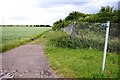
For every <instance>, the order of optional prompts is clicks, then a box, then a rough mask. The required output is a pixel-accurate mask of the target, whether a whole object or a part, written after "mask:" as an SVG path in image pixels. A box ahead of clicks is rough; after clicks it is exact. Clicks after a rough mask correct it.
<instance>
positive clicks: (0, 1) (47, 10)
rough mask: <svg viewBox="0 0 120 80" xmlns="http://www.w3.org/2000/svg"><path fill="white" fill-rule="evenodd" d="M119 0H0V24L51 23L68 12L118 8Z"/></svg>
mask: <svg viewBox="0 0 120 80" xmlns="http://www.w3.org/2000/svg"><path fill="white" fill-rule="evenodd" d="M119 1H120V0H0V25H41V24H44V25H53V23H54V22H55V21H57V20H59V19H64V18H65V17H66V16H67V15H69V13H70V12H73V11H79V12H82V13H87V14H90V13H97V12H98V11H99V10H100V9H101V6H107V5H109V6H111V7H114V9H117V8H118V2H119Z"/></svg>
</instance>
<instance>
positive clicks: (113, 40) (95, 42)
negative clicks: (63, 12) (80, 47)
mask: <svg viewBox="0 0 120 80" xmlns="http://www.w3.org/2000/svg"><path fill="white" fill-rule="evenodd" d="M104 24H105V23H88V22H71V23H70V24H69V25H68V26H67V27H65V28H63V29H62V30H63V31H64V32H66V34H67V35H69V36H70V37H71V40H72V42H73V43H74V42H75V41H76V38H77V41H78V40H79V42H80V41H82V42H83V43H85V44H86V45H88V46H89V47H94V48H99V49H102V50H103V49H104V40H105V34H106V27H105V25H104ZM119 40H120V32H119V24H118V23H111V24H110V31H109V41H108V51H110V52H111V51H113V52H120V51H119V47H120V45H119V44H120V41H119Z"/></svg>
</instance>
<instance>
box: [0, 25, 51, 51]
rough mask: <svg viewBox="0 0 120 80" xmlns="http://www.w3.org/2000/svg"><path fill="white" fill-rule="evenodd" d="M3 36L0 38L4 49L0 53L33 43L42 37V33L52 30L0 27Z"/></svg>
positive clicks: (0, 48) (0, 49)
mask: <svg viewBox="0 0 120 80" xmlns="http://www.w3.org/2000/svg"><path fill="white" fill-rule="evenodd" d="M0 28H1V29H2V34H0V38H1V40H2V41H0V42H2V47H0V52H4V51H6V50H9V49H12V48H15V47H17V46H19V45H22V44H25V43H27V42H29V41H33V40H35V39H37V38H38V37H40V36H41V33H43V32H44V31H47V30H49V29H51V28H48V27H44V28H41V27H38V28H37V27H0Z"/></svg>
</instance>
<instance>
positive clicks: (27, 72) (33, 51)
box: [2, 44, 57, 78]
mask: <svg viewBox="0 0 120 80" xmlns="http://www.w3.org/2000/svg"><path fill="white" fill-rule="evenodd" d="M43 48H44V46H43V45H33V44H27V45H22V46H20V47H17V48H15V49H12V50H10V51H8V52H5V53H3V54H2V71H3V72H4V73H12V75H14V77H15V78H57V76H56V75H55V73H54V72H53V71H52V70H51V69H50V68H49V66H48V61H47V58H46V57H45V55H44V53H43Z"/></svg>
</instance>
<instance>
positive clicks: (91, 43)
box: [50, 35, 120, 53]
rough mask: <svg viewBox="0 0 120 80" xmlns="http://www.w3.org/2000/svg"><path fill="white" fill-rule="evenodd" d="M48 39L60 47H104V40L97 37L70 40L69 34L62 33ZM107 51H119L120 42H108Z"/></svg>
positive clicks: (100, 48)
mask: <svg viewBox="0 0 120 80" xmlns="http://www.w3.org/2000/svg"><path fill="white" fill-rule="evenodd" d="M50 41H51V43H52V44H53V45H54V46H56V47H62V48H72V49H77V48H95V49H98V50H102V51H103V49H104V41H100V40H97V39H96V40H95V39H86V38H74V40H72V39H71V38H70V36H67V35H64V36H60V37H58V38H53V39H51V40H50ZM108 51H109V52H116V53H119V52H120V44H118V43H115V42H110V43H108Z"/></svg>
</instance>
